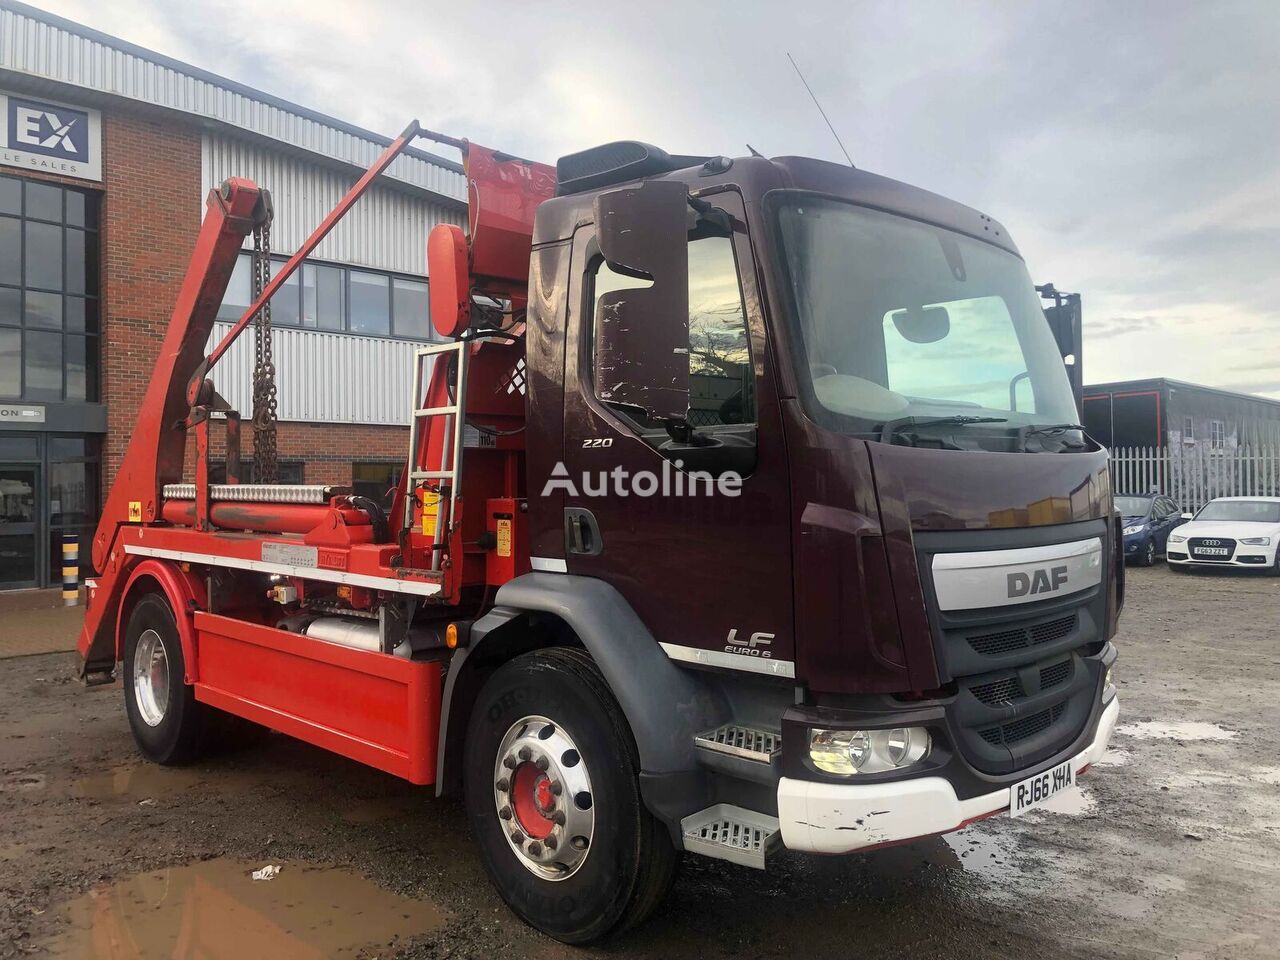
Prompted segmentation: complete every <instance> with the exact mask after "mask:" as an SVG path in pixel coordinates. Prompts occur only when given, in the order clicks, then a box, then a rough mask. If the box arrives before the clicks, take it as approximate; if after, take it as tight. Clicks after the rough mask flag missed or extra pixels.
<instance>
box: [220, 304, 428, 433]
mask: <svg viewBox="0 0 1280 960" xmlns="http://www.w3.org/2000/svg"><path fill="white" fill-rule="evenodd" d="M230 329H231V324H229V323H217V324H215V325H214V330H213V336H212V337H211V338H210V346H211V347H212V346H213V345H214V344H216V343H217V342H218V341H220V340H221V339H222V338H223V337H224V336H226V335H227V332H228V331H229V330H230ZM271 333H272V336H271V349H272V352H273V354H274V360H275V364H276V386H277V390H278V391H279V393H278V413H277V416H278V417H279V418H280V419H281V420H305V421H310V422H313V423H372V424H390V425H394V426H405V427H407V426H408V425H409V393H410V391H411V389H412V383H413V381H412V377H413V352H414V350H416V349H417V348H418V346H419V344H416V343H410V342H407V341H404V340H390V339H387V338H386V337H360V336H356V335H354V334H349V333H321V332H318V331H315V330H298V329H294V328H284V327H275V328H273V329H272V331H271ZM427 369H428V371H429V370H430V366H429V365H428V367H427ZM212 376H213V382H214V384H215V385H216V386H217V388H218V392H219V393H220V394H222V396H223V397H225V398H226V399H227V402H228V403H230V404H231V406H232V407H234V408H235V409H236V410H239V411H240V413H241V414H242V415H243V416H244V417H245V419H248V417H249V415H250V413H251V412H252V410H253V392H252V390H251V384H252V376H253V330H252V328H250V329H248V330H246V331H245V332H244V333H243V334H242V335H241V336H240V339H238V340H237V341H236V342H235V344H234V345H233V346H232V347H231V349H230V350H229V351H228V352H227V355H226V356H225V357H223V358H222V360H221V361H220V362H219V363H218V366H217V367H215V368H214V370H213V374H212Z"/></svg>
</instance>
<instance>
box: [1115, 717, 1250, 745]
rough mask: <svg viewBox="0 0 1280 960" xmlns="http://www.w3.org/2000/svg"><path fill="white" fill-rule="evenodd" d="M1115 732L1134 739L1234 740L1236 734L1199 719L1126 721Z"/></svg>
mask: <svg viewBox="0 0 1280 960" xmlns="http://www.w3.org/2000/svg"><path fill="white" fill-rule="evenodd" d="M1116 733H1118V734H1119V735H1120V736H1122V737H1133V739H1135V740H1186V741H1197V740H1234V739H1235V738H1236V736H1237V734H1236V732H1235V731H1234V730H1228V729H1226V728H1225V727H1220V726H1218V725H1217V724H1216V723H1204V722H1202V721H1199V720H1182V721H1169V722H1166V721H1162V720H1146V721H1143V722H1141V723H1126V724H1125V725H1124V726H1122V727H1118V728H1117V729H1116Z"/></svg>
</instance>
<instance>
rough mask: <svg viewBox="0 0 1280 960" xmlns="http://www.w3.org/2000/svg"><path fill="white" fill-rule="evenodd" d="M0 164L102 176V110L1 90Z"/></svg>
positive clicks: (90, 177) (84, 176) (68, 174)
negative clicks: (100, 111) (37, 98)
mask: <svg viewBox="0 0 1280 960" xmlns="http://www.w3.org/2000/svg"><path fill="white" fill-rule="evenodd" d="M0 164H3V165H4V166H7V167H18V168H20V169H23V170H39V171H41V172H43V173H56V174H59V175H60V176H64V177H78V178H80V179H81V180H101V179H102V114H100V113H99V112H98V111H97V110H90V109H87V108H83V107H72V106H69V105H67V104H65V103H56V102H54V101H52V100H36V99H34V98H32V97H27V96H23V95H22V94H17V93H0Z"/></svg>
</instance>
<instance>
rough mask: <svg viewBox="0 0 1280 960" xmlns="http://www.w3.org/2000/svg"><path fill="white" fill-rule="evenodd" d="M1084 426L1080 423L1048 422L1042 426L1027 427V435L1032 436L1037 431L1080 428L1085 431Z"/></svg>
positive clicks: (1059, 431) (1061, 431) (1060, 431)
mask: <svg viewBox="0 0 1280 960" xmlns="http://www.w3.org/2000/svg"><path fill="white" fill-rule="evenodd" d="M1084 429H1085V428H1084V427H1083V426H1082V425H1081V424H1078V423H1046V424H1045V425H1044V426H1042V427H1027V429H1026V431H1025V435H1026V436H1028V437H1030V436H1034V435H1035V434H1037V433H1050V434H1053V433H1066V432H1067V431H1068V430H1079V431H1080V432H1081V433H1083V432H1084Z"/></svg>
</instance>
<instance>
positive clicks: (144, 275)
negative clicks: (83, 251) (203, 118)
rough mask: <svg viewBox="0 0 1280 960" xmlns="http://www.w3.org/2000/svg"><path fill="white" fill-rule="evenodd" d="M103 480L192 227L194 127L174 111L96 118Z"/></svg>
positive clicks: (150, 358) (174, 292)
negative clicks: (101, 195)
mask: <svg viewBox="0 0 1280 960" xmlns="http://www.w3.org/2000/svg"><path fill="white" fill-rule="evenodd" d="M102 140H103V185H104V186H105V188H106V198H105V200H104V201H103V205H102V265H103V271H102V272H103V300H102V305H103V336H102V354H103V355H102V400H103V402H104V403H105V404H106V405H107V437H106V443H105V447H104V449H103V486H104V490H105V489H106V488H109V487H110V485H111V481H112V479H113V478H114V477H115V474H116V470H117V469H118V468H119V466H120V460H121V458H122V457H123V456H124V450H125V446H126V445H127V444H128V441H129V435H130V433H131V432H132V431H133V425H134V423H135V422H136V420H137V417H138V406H139V404H140V403H141V402H142V395H143V393H144V392H145V390H146V385H147V382H148V380H149V379H150V377H151V371H152V368H153V367H154V366H155V362H156V355H157V353H158V352H159V350H160V343H161V341H162V339H163V338H164V332H165V329H166V327H167V326H168V324H169V317H170V314H171V312H172V309H173V302H174V300H176V299H177V296H178V289H179V288H180V287H181V286H182V278H183V277H184V276H185V275H186V270H187V263H188V261H189V260H190V258H191V251H192V249H193V248H194V246H195V241H196V235H197V234H198V233H199V231H200V219H201V203H202V202H203V198H202V196H201V194H202V191H201V189H200V133H199V131H198V130H196V129H195V128H194V127H190V126H186V125H184V124H182V123H180V122H178V121H177V120H174V119H169V118H165V119H164V120H163V121H159V120H156V119H151V118H143V117H138V116H135V115H130V114H127V113H120V112H117V111H106V112H104V114H103V118H102Z"/></svg>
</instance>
